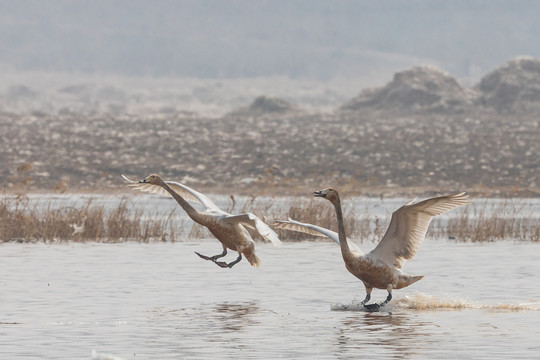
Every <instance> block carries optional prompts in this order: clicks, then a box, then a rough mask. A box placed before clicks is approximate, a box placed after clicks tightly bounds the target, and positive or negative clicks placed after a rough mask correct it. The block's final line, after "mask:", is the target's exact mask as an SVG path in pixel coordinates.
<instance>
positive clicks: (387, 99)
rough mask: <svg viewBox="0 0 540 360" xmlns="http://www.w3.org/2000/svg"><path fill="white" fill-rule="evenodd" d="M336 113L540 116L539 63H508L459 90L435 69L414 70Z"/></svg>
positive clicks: (521, 60)
mask: <svg viewBox="0 0 540 360" xmlns="http://www.w3.org/2000/svg"><path fill="white" fill-rule="evenodd" d="M339 110H340V111H344V112H359V111H366V110H379V111H391V112H396V111H397V112H400V113H402V114H405V113H419V114H426V113H440V114H450V113H455V112H467V111H468V112H478V111H480V112H481V111H486V110H488V111H489V110H495V111H497V112H504V113H507V114H510V113H516V112H517V113H540V59H535V58H531V57H520V58H516V59H512V60H510V61H508V62H506V63H504V64H503V65H502V66H500V67H499V68H497V69H495V70H493V71H492V72H490V73H489V74H487V75H486V76H485V77H483V78H482V79H481V80H480V82H479V83H478V84H477V85H475V86H474V87H472V88H463V87H462V86H461V85H460V84H459V83H458V81H457V80H456V79H455V78H453V77H452V76H450V75H448V74H447V73H445V72H443V71H441V70H439V69H436V68H434V67H425V66H424V67H413V68H412V69H409V70H406V71H401V72H398V73H396V74H395V75H394V79H393V80H392V81H391V82H390V83H388V84H387V85H385V86H384V87H382V88H375V89H367V90H363V91H362V92H360V94H359V95H358V96H356V97H355V98H353V99H351V100H350V101H348V102H347V103H345V104H343V105H342V106H341V107H340V108H339Z"/></svg>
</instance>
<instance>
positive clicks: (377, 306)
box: [362, 284, 392, 312]
mask: <svg viewBox="0 0 540 360" xmlns="http://www.w3.org/2000/svg"><path fill="white" fill-rule="evenodd" d="M366 290H367V288H366ZM386 290H388V296H387V297H386V300H384V301H383V302H382V303H380V304H377V303H374V304H366V302H368V301H369V299H370V296H369V293H368V295H366V299H364V301H362V305H364V308H365V309H366V310H367V311H369V312H375V311H379V310H380V309H381V308H382V307H383V306H385V305H386V304H388V303H389V302H390V300H392V284H389V285H388V287H387V288H386ZM370 292H371V291H370Z"/></svg>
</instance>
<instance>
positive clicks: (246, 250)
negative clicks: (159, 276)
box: [122, 174, 281, 268]
mask: <svg viewBox="0 0 540 360" xmlns="http://www.w3.org/2000/svg"><path fill="white" fill-rule="evenodd" d="M122 177H123V178H124V180H126V181H127V182H128V186H130V187H132V188H133V189H136V190H140V191H144V192H150V193H157V194H167V193H168V194H170V195H171V196H172V197H173V198H174V199H175V200H176V201H177V202H178V204H180V206H181V207H182V208H183V209H184V210H185V211H186V213H187V214H188V215H189V217H190V218H191V219H192V220H193V221H195V222H196V223H198V224H201V225H203V226H205V227H207V228H208V230H210V232H211V233H212V234H213V235H214V236H215V237H216V238H217V239H218V240H219V241H220V242H221V244H222V246H223V252H222V253H221V254H218V255H214V256H206V255H202V254H199V253H198V252H195V253H196V254H197V255H198V256H199V257H201V258H203V259H205V260H210V261H212V262H214V263H215V264H217V265H218V266H220V267H222V268H232V267H233V266H234V265H235V264H237V263H238V262H240V260H242V255H244V256H245V257H246V259H247V260H248V261H249V263H250V264H251V265H252V266H256V267H259V265H260V259H259V258H258V257H257V255H255V242H254V241H253V239H252V238H251V236H250V235H249V232H248V231H247V230H246V228H245V227H246V226H247V227H249V228H252V229H255V230H256V231H257V232H258V233H259V234H260V235H261V236H262V237H263V238H265V239H266V240H269V241H271V242H272V244H274V245H275V246H278V247H279V246H281V241H280V240H279V238H278V236H277V234H276V233H275V232H274V231H273V230H272V229H271V228H270V227H269V226H268V225H266V224H265V223H264V222H263V221H262V220H261V219H259V218H258V217H257V216H255V215H254V214H252V213H242V214H237V215H232V214H229V213H227V212H225V211H223V210H221V209H220V208H218V207H217V206H216V204H214V202H213V201H212V200H210V199H209V198H208V197H206V196H205V195H203V194H201V193H200V192H198V191H195V190H193V189H191V188H189V187H187V186H186V185H184V184H180V183H178V182H174V181H164V180H163V179H162V178H161V177H160V176H159V175H156V174H152V175H149V176H148V177H146V178H145V179H144V180H141V181H138V182H137V181H133V180H131V179H129V178H127V177H126V176H124V175H122ZM188 200H189V201H195V202H199V203H201V204H202V205H203V206H204V207H205V210H204V211H197V210H196V209H195V208H194V207H192V206H191V205H190V204H189V203H188ZM227 249H230V250H233V251H236V252H238V258H237V259H236V260H235V261H232V262H230V263H228V264H227V263H226V262H224V261H217V260H218V259H220V258H222V257H224V256H225V255H227Z"/></svg>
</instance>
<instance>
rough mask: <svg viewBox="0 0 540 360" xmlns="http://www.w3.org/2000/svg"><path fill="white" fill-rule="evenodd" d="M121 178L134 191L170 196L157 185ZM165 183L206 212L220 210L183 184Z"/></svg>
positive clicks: (203, 196)
mask: <svg viewBox="0 0 540 360" xmlns="http://www.w3.org/2000/svg"><path fill="white" fill-rule="evenodd" d="M122 177H123V178H124V180H126V181H127V182H128V184H127V186H129V187H131V188H133V189H135V190H139V191H143V192H148V193H151V194H158V195H164V196H171V194H169V193H168V192H167V190H165V189H164V188H162V187H161V186H159V185H153V184H148V183H140V182H138V181H134V180H131V179H129V178H128V177H127V176H125V175H122ZM165 182H166V183H167V185H169V186H170V187H171V189H173V190H174V191H175V192H176V193H177V194H178V195H180V196H182V197H183V198H184V199H186V200H187V201H192V202H198V203H200V204H202V205H203V206H204V207H205V208H206V209H207V210H220V209H219V208H218V207H217V205H216V204H214V202H213V201H212V200H210V199H209V198H208V197H207V196H206V195H204V194H201V193H200V192H198V191H196V190H193V189H192V188H190V187H189V186H186V185H184V184H181V183H179V182H175V181H165Z"/></svg>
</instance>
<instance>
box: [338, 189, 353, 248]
mask: <svg viewBox="0 0 540 360" xmlns="http://www.w3.org/2000/svg"><path fill="white" fill-rule="evenodd" d="M334 207H335V208H336V216H337V221H338V236H339V245H340V247H341V253H342V254H343V255H346V254H350V252H351V249H350V248H349V244H348V243H347V235H346V234H345V223H344V220H343V211H342V210H341V201H340V200H339V198H338V199H337V200H336V202H335V203H334Z"/></svg>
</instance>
